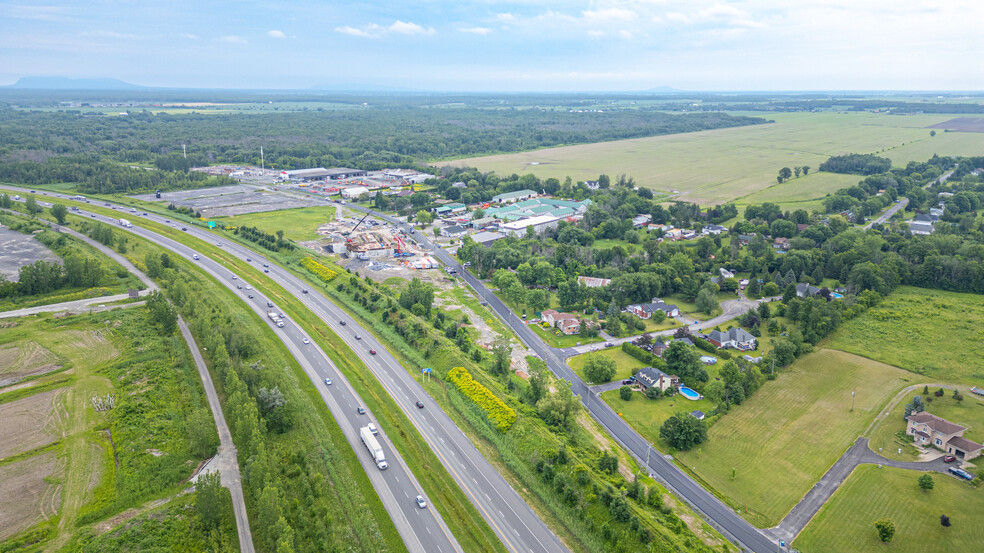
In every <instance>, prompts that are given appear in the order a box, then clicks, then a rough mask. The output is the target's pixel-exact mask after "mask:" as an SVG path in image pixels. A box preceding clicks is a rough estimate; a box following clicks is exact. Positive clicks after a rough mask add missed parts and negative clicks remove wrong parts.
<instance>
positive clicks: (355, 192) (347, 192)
mask: <svg viewBox="0 0 984 553" xmlns="http://www.w3.org/2000/svg"><path fill="white" fill-rule="evenodd" d="M368 193H369V189H368V188H366V187H365V186H352V187H349V188H343V189H342V197H343V198H345V199H350V198H358V197H360V196H365V195H366V194H368Z"/></svg>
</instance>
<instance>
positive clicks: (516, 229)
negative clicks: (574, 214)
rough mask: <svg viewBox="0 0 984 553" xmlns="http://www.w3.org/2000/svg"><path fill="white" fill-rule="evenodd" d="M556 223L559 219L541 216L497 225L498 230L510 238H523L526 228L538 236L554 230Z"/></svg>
mask: <svg viewBox="0 0 984 553" xmlns="http://www.w3.org/2000/svg"><path fill="white" fill-rule="evenodd" d="M558 222H560V218H559V217H553V216H551V215H541V216H539V217H527V218H526V219H520V220H518V221H509V222H508V223H502V224H501V225H499V230H500V231H501V232H504V233H506V234H510V235H512V236H518V237H523V236H526V232H527V230H526V229H528V228H532V229H533V232H535V233H537V234H539V233H541V232H543V231H544V230H547V229H550V228H555V227H556V226H557V223H558Z"/></svg>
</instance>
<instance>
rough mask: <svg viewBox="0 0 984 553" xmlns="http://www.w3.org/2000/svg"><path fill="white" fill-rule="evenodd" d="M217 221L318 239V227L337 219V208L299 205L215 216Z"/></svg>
mask: <svg viewBox="0 0 984 553" xmlns="http://www.w3.org/2000/svg"><path fill="white" fill-rule="evenodd" d="M215 220H216V221H219V222H222V223H225V224H227V225H236V226H245V227H256V228H258V229H260V230H262V231H263V232H267V233H270V234H276V232H277V231H278V230H282V231H284V238H289V239H291V240H294V241H295V242H303V241H306V240H317V239H318V238H319V235H318V233H317V232H316V231H317V230H318V227H320V226H321V225H323V224H325V223H327V222H329V221H333V220H335V208H334V207H332V206H327V205H326V206H317V207H298V208H295V209H281V210H280V211H266V212H263V213H248V214H245V215H234V216H230V217H215Z"/></svg>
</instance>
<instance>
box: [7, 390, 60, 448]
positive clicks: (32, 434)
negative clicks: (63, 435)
mask: <svg viewBox="0 0 984 553" xmlns="http://www.w3.org/2000/svg"><path fill="white" fill-rule="evenodd" d="M60 393H61V392H60V391H59V390H51V391H49V392H44V393H40V394H35V395H33V396H30V397H26V398H23V399H19V400H17V401H11V402H10V403H4V404H2V405H0V421H3V424H0V460H2V459H4V458H6V457H10V456H12V455H16V454H18V453H22V452H24V451H30V450H32V449H35V448H38V447H41V446H43V445H46V444H50V443H52V442H54V441H55V427H54V422H55V421H54V418H55V415H54V409H53V405H52V404H53V402H54V401H55V399H56V397H57V396H58V395H59V394H60Z"/></svg>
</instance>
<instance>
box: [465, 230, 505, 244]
mask: <svg viewBox="0 0 984 553" xmlns="http://www.w3.org/2000/svg"><path fill="white" fill-rule="evenodd" d="M505 237H506V235H505V234H501V233H498V232H479V233H476V234H473V235H472V237H471V239H472V240H474V241H475V242H477V243H479V244H489V243H492V242H495V241H496V240H499V239H500V238H505Z"/></svg>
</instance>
